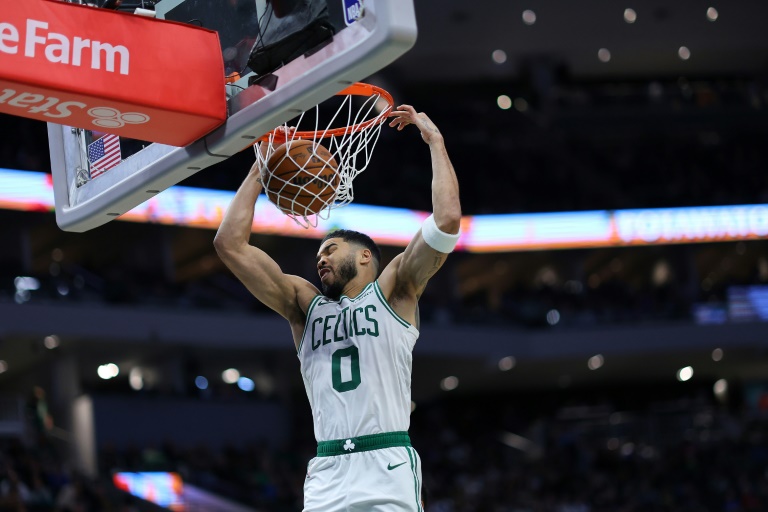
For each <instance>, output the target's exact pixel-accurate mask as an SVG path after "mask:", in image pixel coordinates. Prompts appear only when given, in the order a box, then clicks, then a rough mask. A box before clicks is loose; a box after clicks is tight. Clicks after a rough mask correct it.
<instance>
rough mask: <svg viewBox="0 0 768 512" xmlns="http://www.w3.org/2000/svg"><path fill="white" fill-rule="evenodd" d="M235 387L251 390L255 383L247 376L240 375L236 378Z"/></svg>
mask: <svg viewBox="0 0 768 512" xmlns="http://www.w3.org/2000/svg"><path fill="white" fill-rule="evenodd" d="M237 387H239V388H240V389H242V390H243V391H253V390H254V388H255V387H256V384H255V383H254V382H253V380H252V379H249V378H248V377H240V378H239V379H237Z"/></svg>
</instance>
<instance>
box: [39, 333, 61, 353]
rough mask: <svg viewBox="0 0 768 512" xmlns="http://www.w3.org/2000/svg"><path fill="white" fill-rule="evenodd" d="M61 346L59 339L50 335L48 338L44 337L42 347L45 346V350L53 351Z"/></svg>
mask: <svg viewBox="0 0 768 512" xmlns="http://www.w3.org/2000/svg"><path fill="white" fill-rule="evenodd" d="M60 344H61V340H59V337H58V336H56V335H55V334H51V335H50V336H46V337H45V338H44V339H43V345H45V348H47V349H48V350H53V349H55V348H56V347H58V346H59V345H60Z"/></svg>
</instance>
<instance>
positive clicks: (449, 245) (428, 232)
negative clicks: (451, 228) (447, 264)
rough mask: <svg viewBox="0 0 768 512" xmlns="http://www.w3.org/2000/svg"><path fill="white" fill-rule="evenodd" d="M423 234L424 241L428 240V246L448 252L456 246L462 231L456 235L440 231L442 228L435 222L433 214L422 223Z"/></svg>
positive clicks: (438, 250)
mask: <svg viewBox="0 0 768 512" xmlns="http://www.w3.org/2000/svg"><path fill="white" fill-rule="evenodd" d="M421 236H422V237H424V241H425V242H427V245H428V246H430V247H431V248H433V249H434V250H436V251H437V252H442V253H445V254H448V253H450V252H453V249H454V248H456V244H457V243H458V241H459V236H461V231H459V232H458V233H456V234H455V235H451V234H450V233H444V232H442V231H440V228H438V227H437V224H435V216H434V214H432V215H430V216H429V217H427V218H426V220H425V221H424V224H422V225H421Z"/></svg>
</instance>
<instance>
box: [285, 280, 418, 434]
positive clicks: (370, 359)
mask: <svg viewBox="0 0 768 512" xmlns="http://www.w3.org/2000/svg"><path fill="white" fill-rule="evenodd" d="M418 337H419V331H418V330H417V329H416V328H415V327H414V326H412V325H410V324H409V323H408V322H406V321H405V320H403V319H402V318H400V317H399V316H398V315H397V313H395V312H394V311H393V310H392V308H391V307H390V306H389V304H388V303H387V300H386V299H385V298H384V294H383V293H382V291H381V288H379V283H378V282H373V283H371V284H369V285H368V286H366V287H365V289H364V290H363V291H362V292H361V293H360V295H358V296H357V297H355V298H352V299H350V298H349V297H346V296H342V297H341V299H340V300H339V301H333V300H331V299H329V298H328V297H324V296H322V295H318V296H317V297H315V298H314V299H313V300H312V302H311V303H310V305H309V310H308V312H307V323H306V325H305V327H304V334H303V335H302V338H301V342H300V344H299V351H298V356H299V361H301V376H302V377H303V378H304V387H305V388H306V390H307V396H308V397H309V404H310V406H311V407H312V417H313V419H314V425H315V438H316V439H317V441H329V440H334V439H346V438H349V437H353V436H362V435H368V434H379V433H382V432H402V431H407V430H408V426H409V425H410V418H411V362H412V354H411V352H412V351H413V346H414V344H415V343H416V339H417V338H418Z"/></svg>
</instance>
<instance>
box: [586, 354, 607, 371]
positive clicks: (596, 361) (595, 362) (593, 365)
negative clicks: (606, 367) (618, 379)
mask: <svg viewBox="0 0 768 512" xmlns="http://www.w3.org/2000/svg"><path fill="white" fill-rule="evenodd" d="M604 362H605V359H604V358H603V356H602V354H596V355H594V356H592V357H590V358H589V360H588V361H587V368H589V369H590V370H597V369H598V368H600V367H601V366H603V363H604Z"/></svg>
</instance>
